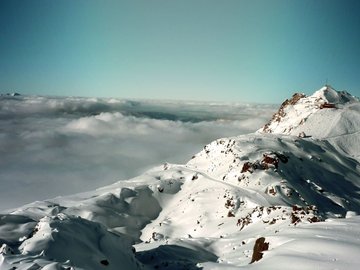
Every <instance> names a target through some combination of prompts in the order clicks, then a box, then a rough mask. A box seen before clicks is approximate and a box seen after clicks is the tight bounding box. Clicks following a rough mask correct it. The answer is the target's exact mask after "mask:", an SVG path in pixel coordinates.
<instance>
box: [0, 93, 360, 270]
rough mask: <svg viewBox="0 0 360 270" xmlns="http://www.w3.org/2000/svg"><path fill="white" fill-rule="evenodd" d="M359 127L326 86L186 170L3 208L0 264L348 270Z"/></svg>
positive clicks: (358, 231) (355, 108) (353, 245)
mask: <svg viewBox="0 0 360 270" xmlns="http://www.w3.org/2000/svg"><path fill="white" fill-rule="evenodd" d="M359 121H360V102H359V100H358V99H357V98H355V97H352V96H351V95H349V94H348V93H345V92H337V91H335V90H334V89H332V88H330V87H328V86H326V87H324V88H322V89H320V90H319V91H317V92H315V94H314V95H312V96H309V97H306V96H304V95H302V94H295V95H294V96H293V97H292V99H290V100H287V101H285V102H284V103H283V104H282V106H281V108H280V110H279V112H278V113H276V114H275V115H274V117H273V119H272V120H271V121H270V122H269V124H267V125H266V126H265V127H263V128H262V129H260V130H259V131H258V132H256V133H255V134H248V135H241V136H238V137H233V138H223V139H218V140H216V141H214V142H212V143H210V144H209V145H206V146H205V147H204V149H203V150H202V151H201V152H200V153H198V154H196V155H194V156H193V158H192V159H191V160H190V161H189V162H188V163H187V164H185V165H174V164H167V163H166V164H164V165H163V166H160V167H157V168H154V169H152V170H150V171H148V172H147V173H145V174H143V175H140V176H138V177H136V178H133V179H129V180H125V181H119V182H117V183H114V184H113V185H110V186H107V187H104V188H101V189H98V190H95V191H93V192H88V193H83V194H77V195H74V196H69V197H59V198H55V199H52V200H48V201H41V202H34V203H32V204H29V205H25V206H23V207H20V208H18V209H13V210H9V211H7V212H6V213H3V214H2V215H0V244H1V245H2V248H1V251H0V253H1V254H0V268H1V269H129V270H131V269H199V268H200V269H238V268H239V269H289V268H290V267H291V268H292V269H358V268H359V266H360V262H359V260H358V254H359V253H360V226H359V225H360V216H358V214H359V213H360V192H359V191H360V164H359V151H358V149H359V142H360V137H359V127H360V125H359ZM174 155H176V153H174Z"/></svg>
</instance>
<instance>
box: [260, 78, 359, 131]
mask: <svg viewBox="0 0 360 270" xmlns="http://www.w3.org/2000/svg"><path fill="white" fill-rule="evenodd" d="M354 102H359V99H358V98H356V97H354V96H352V95H351V94H349V93H348V92H346V91H336V90H335V89H334V88H333V87H332V86H331V85H328V84H326V85H324V86H323V87H322V88H320V89H319V90H317V91H316V92H315V93H314V94H312V95H311V96H306V95H304V94H300V93H295V94H294V95H293V96H292V97H291V98H290V99H287V100H285V101H284V102H283V103H282V104H281V106H280V108H279V110H278V111H277V112H276V113H275V114H274V115H273V117H272V119H271V120H270V122H269V123H267V124H266V125H265V126H264V127H263V128H262V129H260V130H259V131H260V132H266V133H282V134H292V132H293V130H297V128H298V127H299V126H303V125H304V124H305V122H306V121H307V119H308V118H309V116H310V115H312V114H314V113H316V112H317V111H319V110H322V109H341V108H343V107H344V106H346V105H347V104H348V103H354ZM325 118H326V117H325ZM325 118H324V119H325Z"/></svg>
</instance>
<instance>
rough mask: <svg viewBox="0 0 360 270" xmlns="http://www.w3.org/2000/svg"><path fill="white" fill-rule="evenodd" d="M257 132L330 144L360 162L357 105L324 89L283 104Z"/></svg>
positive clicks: (350, 98)
mask: <svg viewBox="0 0 360 270" xmlns="http://www.w3.org/2000/svg"><path fill="white" fill-rule="evenodd" d="M258 132H266V133H276V134H287V135H295V136H298V135H299V134H301V133H303V134H302V135H305V136H311V137H314V138H317V139H326V140H329V141H330V142H331V143H332V144H333V145H334V146H335V147H337V149H338V150H341V151H343V152H344V153H346V154H348V155H350V156H352V157H354V158H356V159H358V160H360V143H359V140H358V138H359V132H360V103H359V99H358V98H356V97H354V96H351V95H350V94H349V93H347V92H344V91H343V92H337V91H336V90H334V89H333V88H332V87H331V86H324V87H322V88H321V89H320V90H318V91H316V92H315V93H314V94H313V95H311V96H309V97H307V96H305V95H303V94H294V96H293V97H292V98H291V99H289V100H286V101H284V103H283V104H282V105H281V107H280V109H279V111H278V112H277V113H275V115H274V116H273V118H272V119H271V121H270V122H269V123H268V124H266V125H265V126H264V127H263V128H261V129H260V130H259V131H258Z"/></svg>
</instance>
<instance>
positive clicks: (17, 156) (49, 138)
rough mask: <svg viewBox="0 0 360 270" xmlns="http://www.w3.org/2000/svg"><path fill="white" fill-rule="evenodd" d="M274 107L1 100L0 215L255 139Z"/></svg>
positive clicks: (79, 100) (112, 100)
mask: <svg viewBox="0 0 360 270" xmlns="http://www.w3.org/2000/svg"><path fill="white" fill-rule="evenodd" d="M275 110H276V106H273V105H255V104H251V105H249V104H221V103H199V102H171V101H146V100H145V101H129V100H120V99H95V98H74V97H68V98H58V97H52V98H51V97H23V96H20V97H10V96H2V97H0V155H1V159H0V186H1V188H0V210H1V209H2V210H3V209H8V208H12V207H16V206H19V205H22V204H24V203H27V202H32V201H34V200H41V199H46V198H51V197H55V196H58V195H67V194H72V193H77V192H82V191H87V190H91V189H94V188H97V187H101V186H103V185H106V184H110V183H113V182H115V181H117V180H121V179H127V178H130V177H133V176H136V175H138V174H140V173H142V172H144V171H145V170H147V169H149V168H151V167H153V166H156V165H159V164H162V163H164V162H170V163H185V162H186V161H187V160H189V159H190V157H191V156H192V155H193V154H195V153H197V152H198V151H200V150H201V149H202V147H203V146H204V145H205V144H207V143H209V142H211V141H212V140H214V139H217V138H220V137H227V136H235V135H239V134H244V133H249V132H253V131H255V130H256V129H258V128H259V127H260V126H262V125H263V124H264V123H265V122H266V121H267V120H268V119H269V118H270V117H271V115H272V113H273V112H274V111H275Z"/></svg>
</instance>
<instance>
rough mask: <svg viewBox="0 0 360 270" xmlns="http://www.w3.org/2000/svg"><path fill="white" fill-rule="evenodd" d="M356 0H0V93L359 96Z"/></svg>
mask: <svg viewBox="0 0 360 270" xmlns="http://www.w3.org/2000/svg"><path fill="white" fill-rule="evenodd" d="M359 14H360V1H357V0H354V1H352V0H347V1H340V0H337V1H335V0H301V1H300V0H299V1H295V0H272V1H270V0H226V1H213V0H192V1H187V0H181V1H180V0H179V1H177V0H171V1H169V0H162V1H159V0H152V1H149V0H137V1H130V0H129V1H111V0H102V1H100V0H99V1H92V0H76V1H73V0H61V1H50V0H33V1H31V0H27V1H24V0H1V1H0V92H13V91H17V92H20V93H23V94H38V95H75V96H99V97H110V96H113V97H122V98H152V99H158V98H160V99H185V100H215V101H239V102H242V101H246V102H247V101H250V102H274V103H275V102H281V101H282V100H283V99H285V98H287V97H289V96H290V95H291V94H292V93H293V92H294V91H302V92H305V93H307V94H310V93H311V92H313V91H314V90H316V89H318V88H320V87H321V86H322V85H323V84H325V82H326V80H327V79H328V81H329V83H330V84H332V85H333V86H334V87H335V88H336V89H338V90H348V91H349V92H350V93H352V94H353V95H357V96H360V87H359V85H360V83H359V76H360V16H359Z"/></svg>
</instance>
